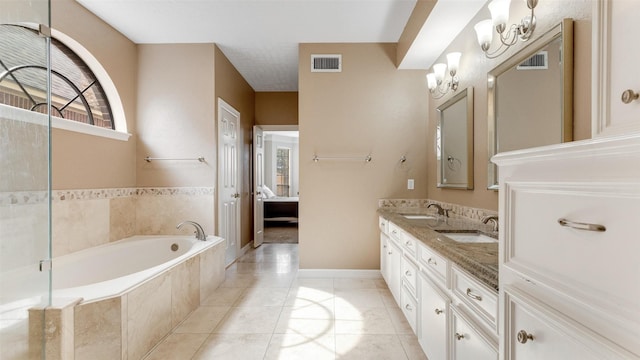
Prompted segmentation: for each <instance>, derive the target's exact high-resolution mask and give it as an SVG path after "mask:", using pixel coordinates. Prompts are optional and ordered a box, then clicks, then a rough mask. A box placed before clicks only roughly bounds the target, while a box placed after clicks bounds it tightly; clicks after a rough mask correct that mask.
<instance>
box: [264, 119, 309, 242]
mask: <svg viewBox="0 0 640 360" xmlns="http://www.w3.org/2000/svg"><path fill="white" fill-rule="evenodd" d="M260 130H261V133H262V141H263V143H262V144H261V145H262V148H261V149H262V151H263V154H262V155H261V156H262V159H263V160H262V161H260V162H256V165H259V163H262V164H263V165H262V168H260V167H259V166H258V167H257V168H256V169H255V176H256V177H260V178H261V179H260V181H259V182H258V183H256V187H257V189H256V192H255V193H256V194H257V195H256V196H257V197H259V198H257V199H256V202H255V203H256V204H259V203H261V204H259V206H262V209H260V210H262V211H255V213H254V216H256V221H257V222H260V221H261V223H260V224H256V229H260V228H262V229H263V233H262V235H261V236H260V237H261V238H262V241H261V242H260V243H262V242H264V243H291V244H297V243H298V223H299V222H298V204H299V178H300V177H299V153H300V152H299V136H298V130H297V126H295V127H292V126H262V127H261V129H260ZM255 145H256V144H254V148H255ZM258 174H260V175H258ZM260 215H262V219H260ZM257 236H258V235H257V234H256V238H257ZM254 245H256V246H259V244H254Z"/></svg>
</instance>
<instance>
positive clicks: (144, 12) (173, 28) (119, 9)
mask: <svg viewBox="0 0 640 360" xmlns="http://www.w3.org/2000/svg"><path fill="white" fill-rule="evenodd" d="M77 1H78V2H79V3H80V4H82V5H83V6H84V7H86V8H87V9H88V10H89V11H91V12H93V13H94V14H96V15H97V16H98V17H100V18H101V19H103V20H104V21H105V22H107V23H108V24H110V25H111V26H113V27H114V28H115V29H117V30H118V31H120V32H121V33H123V34H124V35H125V36H127V37H128V38H129V39H131V40H132V41H133V42H135V43H138V44H166V43H216V44H217V45H218V46H219V47H220V49H221V50H222V51H223V52H224V54H225V55H226V56H227V58H229V60H230V61H231V63H232V64H233V65H234V66H235V67H236V69H238V71H239V72H240V73H241V74H242V76H243V77H244V78H245V79H246V80H247V82H248V83H249V84H250V85H251V86H252V87H253V89H254V90H255V91H297V89H298V44H300V43H351V42H353V43H371V42H397V41H398V39H399V38H400V35H401V34H402V31H403V30H404V26H405V24H406V23H407V20H408V19H409V16H410V15H411V12H412V10H413V8H414V6H415V3H416V0H77ZM485 1H486V0H440V1H439V2H438V4H436V8H435V9H434V11H433V13H436V10H437V9H438V6H440V7H442V6H444V7H445V8H446V9H448V8H455V9H456V10H455V11H458V13H455V12H454V13H449V14H448V15H447V14H446V11H445V13H441V14H440V15H439V17H442V16H444V17H445V19H446V18H447V17H449V18H451V16H452V14H455V16H454V17H455V18H456V19H457V22H464V24H466V22H468V20H469V19H470V17H469V18H468V19H467V18H466V17H468V15H464V14H463V15H464V16H461V15H460V13H459V12H463V13H465V14H466V13H471V12H472V13H473V14H472V15H471V17H472V16H473V15H475V13H476V12H477V9H479V8H480V7H481V6H482V5H483V4H484V2H485ZM472 3H481V5H480V6H477V5H475V6H476V10H473V8H474V6H468V5H469V4H472ZM451 4H454V5H455V6H452V5H451ZM470 8H471V10H470ZM446 9H445V10H446ZM433 13H432V14H433ZM459 19H461V20H459ZM465 19H466V20H465ZM433 20H436V19H435V18H434V19H433ZM430 21H431V18H430ZM430 21H427V24H425V27H427V26H431V27H432V28H433V26H434V24H431V25H429V23H430ZM441 22H442V21H436V25H438V24H440V23H441ZM431 23H433V21H431ZM447 23H448V22H447ZM456 24H457V23H456ZM427 28H428V27H427ZM447 28H452V30H448V31H449V32H450V33H451V34H447V33H446V32H444V33H443V32H442V31H438V33H437V36H429V34H430V32H427V33H426V34H423V33H424V31H423V32H421V35H419V38H420V37H421V36H422V38H423V43H421V44H418V43H414V46H412V47H411V49H410V51H409V54H408V55H407V57H406V58H405V61H404V62H403V64H402V66H401V68H412V69H416V68H418V69H427V68H428V67H430V66H431V64H432V63H433V61H434V60H435V59H436V58H437V57H438V56H439V55H440V54H441V53H442V51H443V49H444V47H446V45H447V44H448V43H449V42H451V40H452V39H453V38H454V37H455V36H456V35H457V34H458V31H459V30H460V29H461V27H455V26H447ZM423 30H424V28H423ZM431 31H432V30H431ZM429 39H431V42H432V43H433V44H434V46H430V45H429V42H430V41H429ZM434 39H436V40H435V41H434ZM442 43H444V45H442ZM425 49H428V50H425Z"/></svg>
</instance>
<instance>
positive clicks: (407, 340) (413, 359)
mask: <svg viewBox="0 0 640 360" xmlns="http://www.w3.org/2000/svg"><path fill="white" fill-rule="evenodd" d="M398 337H399V338H400V343H402V347H403V348H404V352H405V354H407V357H408V358H409V360H428V359H427V356H426V355H425V354H424V351H422V347H421V346H420V343H419V342H418V338H417V337H416V335H415V334H410V335H398ZM434 360H437V359H434Z"/></svg>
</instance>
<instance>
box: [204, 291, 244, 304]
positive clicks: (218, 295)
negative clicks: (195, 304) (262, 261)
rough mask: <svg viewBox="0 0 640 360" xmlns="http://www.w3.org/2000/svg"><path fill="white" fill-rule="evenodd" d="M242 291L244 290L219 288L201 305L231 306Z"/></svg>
mask: <svg viewBox="0 0 640 360" xmlns="http://www.w3.org/2000/svg"><path fill="white" fill-rule="evenodd" d="M244 291H245V288H233V287H224V288H223V287H219V288H217V289H216V290H215V291H214V292H213V294H211V296H209V297H208V298H206V299H205V300H204V301H203V302H202V305H209V306H211V305H213V306H231V305H233V303H235V302H236V300H238V298H239V297H240V295H242V293H243V292H244Z"/></svg>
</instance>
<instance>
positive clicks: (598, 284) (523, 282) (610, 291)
mask: <svg viewBox="0 0 640 360" xmlns="http://www.w3.org/2000/svg"><path fill="white" fill-rule="evenodd" d="M492 161H494V162H495V163H496V164H498V166H499V169H500V171H499V173H500V194H499V198H500V206H499V208H500V218H501V219H502V221H501V222H500V226H501V228H500V256H499V266H500V298H499V302H500V306H499V307H500V314H501V315H500V316H501V319H499V323H500V325H499V327H500V333H501V339H500V344H501V345H500V348H501V351H500V353H501V359H504V360H506V359H518V360H521V359H640V341H638V336H639V334H640V302H639V301H638V298H640V287H638V286H637V284H638V279H639V278H640V261H639V260H640V241H638V239H639V236H638V228H637V226H638V223H639V222H640V221H639V220H640V134H635V135H627V136H618V137H602V138H597V139H592V140H587V141H577V142H573V143H566V144H561V145H554V146H549V147H542V148H537V149H529V150H523V151H518V152H512V153H503V154H499V155H497V156H495V157H494V158H493V159H492Z"/></svg>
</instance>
